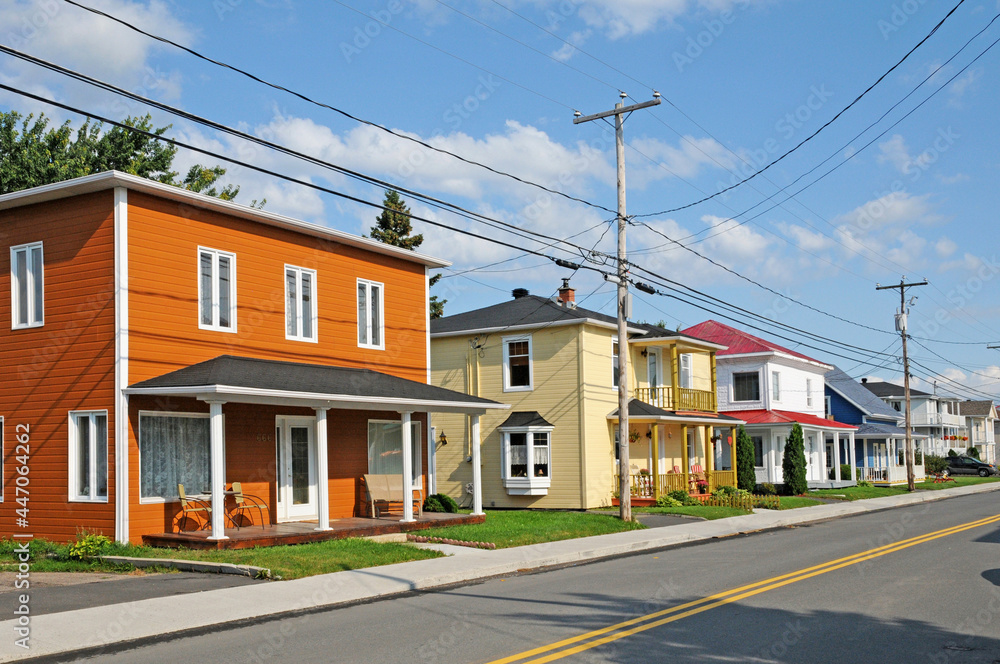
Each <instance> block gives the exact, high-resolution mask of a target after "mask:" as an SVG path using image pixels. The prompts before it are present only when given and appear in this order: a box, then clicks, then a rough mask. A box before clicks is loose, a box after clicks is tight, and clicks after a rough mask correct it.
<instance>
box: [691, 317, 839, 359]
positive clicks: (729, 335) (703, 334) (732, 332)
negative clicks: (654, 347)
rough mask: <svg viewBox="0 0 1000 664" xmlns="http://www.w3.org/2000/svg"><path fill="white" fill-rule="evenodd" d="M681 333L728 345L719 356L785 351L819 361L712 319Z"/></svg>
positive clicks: (795, 355)
mask: <svg viewBox="0 0 1000 664" xmlns="http://www.w3.org/2000/svg"><path fill="white" fill-rule="evenodd" d="M681 334H683V335H686V336H689V337H695V338H697V339H704V340H705V341H711V342H713V343H717V344H719V345H721V346H728V348H727V349H726V350H720V351H719V352H718V353H717V354H718V355H719V356H722V355H743V354H745V353H775V352H776V353H786V354H788V355H792V356H794V357H798V358H801V359H803V360H809V361H810V362H819V360H815V359H813V358H811V357H809V356H808V355H803V354H802V353H796V352H795V351H794V350H789V349H787V348H785V347H784V346H779V345H778V344H776V343H772V342H770V341H767V340H766V339H761V338H760V337H755V336H754V335H752V334H747V333H746V332H744V331H743V330H737V329H736V328H735V327H729V326H728V325H724V324H722V323H720V322H718V321H714V320H707V321H705V322H704V323H698V324H697V325H695V326H693V327H689V328H688V329H686V330H682V331H681ZM820 364H825V362H820Z"/></svg>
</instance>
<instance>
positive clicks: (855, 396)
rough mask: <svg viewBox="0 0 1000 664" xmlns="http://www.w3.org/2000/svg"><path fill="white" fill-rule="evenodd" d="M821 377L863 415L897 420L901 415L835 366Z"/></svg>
mask: <svg viewBox="0 0 1000 664" xmlns="http://www.w3.org/2000/svg"><path fill="white" fill-rule="evenodd" d="M823 379H824V380H825V381H826V384H827V385H829V386H830V387H831V388H832V389H834V390H836V391H837V392H839V393H840V394H841V395H843V396H844V397H845V398H847V399H848V400H850V401H852V402H854V403H855V404H857V405H858V406H859V407H860V408H861V409H862V410H863V411H864V413H865V415H869V416H872V417H885V418H892V419H893V420H897V419H898V418H900V417H902V416H903V415H902V413H900V412H899V411H897V410H896V409H894V408H892V407H891V406H889V404H887V403H886V402H884V401H882V399H880V398H879V397H878V396H876V395H875V394H874V393H873V392H872V391H871V390H867V389H865V386H864V385H862V384H861V383H859V382H857V381H856V380H854V379H853V378H851V377H850V376H848V375H847V374H846V373H844V372H843V371H841V370H840V368H838V367H836V366H835V367H834V368H833V370H832V371H829V372H827V374H826V375H825V376H823ZM869 384H870V383H869Z"/></svg>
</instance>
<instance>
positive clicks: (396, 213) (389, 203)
mask: <svg viewBox="0 0 1000 664" xmlns="http://www.w3.org/2000/svg"><path fill="white" fill-rule="evenodd" d="M382 207H384V208H386V209H384V210H382V213H381V214H380V215H379V216H378V217H376V218H375V225H374V226H372V227H371V238H372V239H373V240H378V241H379V242H384V243H385V244H391V245H393V246H394V247H402V248H403V249H409V250H410V251H416V249H417V247H419V246H420V245H421V244H423V242H424V236H423V234H420V235H410V234H411V233H412V232H413V224H411V223H410V208H409V207H408V206H407V205H406V202H405V201H403V199H402V198H401V197H400V195H399V192H398V191H396V190H394V189H386V191H385V198H384V199H383V201H382ZM440 279H441V275H440V274H435V275H434V276H432V277H431V278H430V286H434V284H436V283H437V282H438V281H440ZM447 302H448V300H439V299H438V296H437V295H432V296H431V300H430V305H429V306H430V312H431V318H441V317H442V316H444V305H445V303H447Z"/></svg>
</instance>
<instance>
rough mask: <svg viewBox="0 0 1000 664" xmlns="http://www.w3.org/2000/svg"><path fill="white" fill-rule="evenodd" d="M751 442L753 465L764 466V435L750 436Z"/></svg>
mask: <svg viewBox="0 0 1000 664" xmlns="http://www.w3.org/2000/svg"><path fill="white" fill-rule="evenodd" d="M750 441H751V442H752V443H753V465H754V466H755V467H757V468H763V467H764V437H763V436H750Z"/></svg>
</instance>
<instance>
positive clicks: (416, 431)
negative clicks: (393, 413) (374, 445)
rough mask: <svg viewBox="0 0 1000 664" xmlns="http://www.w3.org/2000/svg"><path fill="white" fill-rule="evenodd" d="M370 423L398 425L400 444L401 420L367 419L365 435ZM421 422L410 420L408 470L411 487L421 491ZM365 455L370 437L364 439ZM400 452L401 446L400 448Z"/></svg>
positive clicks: (422, 463)
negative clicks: (409, 471) (411, 480)
mask: <svg viewBox="0 0 1000 664" xmlns="http://www.w3.org/2000/svg"><path fill="white" fill-rule="evenodd" d="M372 424H398V425H400V445H402V433H403V432H402V420H379V419H369V420H368V426H367V427H366V428H365V436H366V437H367V436H370V434H371V425H372ZM423 436H424V431H423V424H422V423H421V422H420V420H410V445H411V446H412V447H413V451H412V453H411V455H412V456H411V459H410V461H411V465H410V470H411V472H412V474H413V488H415V489H420V490H421V491H423V475H424V458H423V457H424V455H423V450H422V449H421V446H422V445H423ZM365 446H366V451H365V455H366V456H367V455H368V453H369V452H370V450H371V438H370V437H367V438H366V439H365ZM400 453H402V448H400ZM367 464H368V466H367V467H368V472H372V471H371V459H370V458H369V459H368V461H367Z"/></svg>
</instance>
